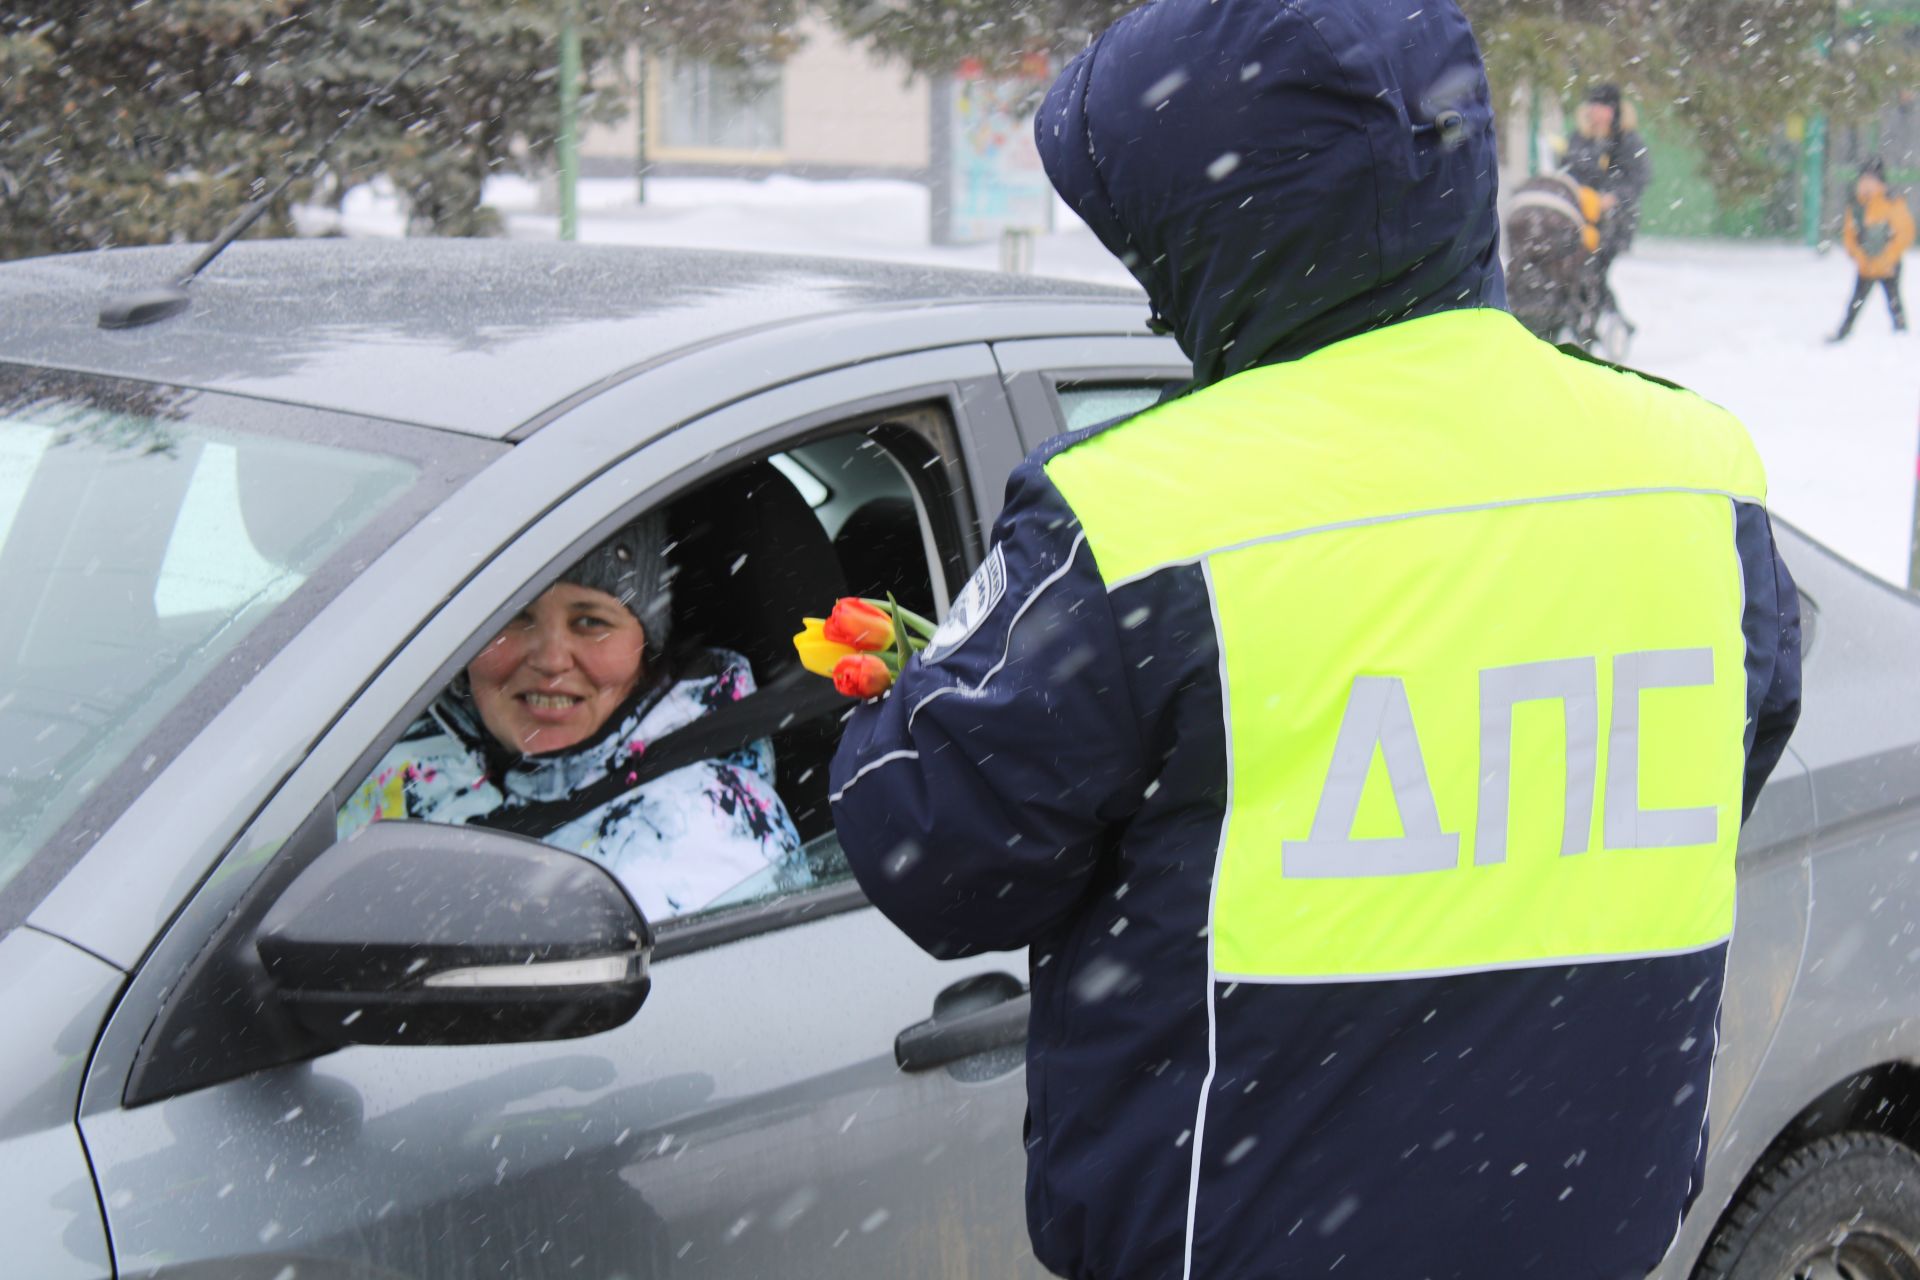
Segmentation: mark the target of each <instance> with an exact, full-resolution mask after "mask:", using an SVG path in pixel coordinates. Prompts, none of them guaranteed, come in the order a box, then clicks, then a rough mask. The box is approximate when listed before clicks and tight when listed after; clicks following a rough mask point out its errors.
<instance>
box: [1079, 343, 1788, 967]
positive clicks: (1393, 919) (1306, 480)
mask: <svg viewBox="0 0 1920 1280" xmlns="http://www.w3.org/2000/svg"><path fill="white" fill-rule="evenodd" d="M1047 471H1048V474H1049V476H1050V477H1051V478H1052V479H1053V480H1054V482H1055V484H1056V485H1057V486H1058V487H1059V488H1060V490H1061V492H1062V493H1063V494H1064V495H1065V497H1066V498H1067V500H1068V502H1069V503H1071V504H1072V506H1073V507H1074V510H1075V512H1076V513H1077V514H1078V515H1079V517H1080V519H1081V522H1082V524H1083V525H1084V527H1085V529H1086V533H1087V538H1088V544H1089V547H1090V548H1091V549H1092V551H1093V554H1094V557H1095V559H1096V561H1097V562H1098V564H1099V565H1100V569H1101V572H1102V574H1103V575H1104V576H1105V577H1106V579H1107V581H1108V582H1109V584H1111V585H1119V584H1122V583H1125V582H1129V581H1134V580H1137V579H1139V578H1141V577H1144V576H1146V575H1148V574H1151V573H1154V572H1156V571H1158V570H1160V569H1162V568H1165V567H1167V566H1169V565H1175V564H1193V563H1199V564H1202V565H1204V569H1205V575H1206V580H1207V582H1208V587H1209V592H1210V595H1211V599H1212V605H1213V609H1214V615H1215V625H1216V628H1217V632H1218V639H1219V643H1220V651H1221V666H1222V674H1223V678H1224V682H1225V686H1226V706H1225V708H1224V711H1225V714H1226V717H1227V722H1228V723H1227V727H1228V743H1229V757H1230V770H1231V778H1230V786H1229V803H1228V813H1227V819H1226V828H1225V831H1224V833H1223V838H1222V845H1221V849H1220V860H1219V865H1218V867H1217V870H1216V875H1217V877H1218V879H1217V884H1216V887H1215V895H1214V911H1213V918H1212V951H1213V958H1214V968H1215V971H1216V973H1217V974H1218V975H1219V976H1220V977H1221V978H1223V979H1238V980H1244V981H1269V982H1273V981H1279V982H1285V981H1328V980H1337V979H1343V978H1383V977H1398V976H1408V975H1415V974H1435V973H1450V972H1470V971H1475V970H1482V969H1494V968H1508V967H1515V966H1525V965H1537V964H1547V963H1555V962H1561V961H1578V960H1582V959H1597V958H1617V957H1627V956H1644V955H1655V954H1667V953H1675V952H1683V951H1690V950H1697V949H1699V948H1701V947H1704V946H1708V945H1712V944H1713V943H1715V942H1718V941H1720V940H1722V939H1724V938H1725V937H1727V935H1728V934H1729V932H1730V931H1731V929H1732V923H1733V852H1734V847H1735V843H1736V841H1737V839H1738V834H1739V824H1740V800H1741V785H1742V776H1743V767H1744V749H1743V736H1744V726H1745V716H1746V682H1745V656H1746V646H1745V640H1744V637H1743V635H1742V631H1741V613H1742V607H1743V598H1742V577H1741V571H1740V564H1739V559H1738V553H1737V551H1736V548H1735V545H1734V512H1733V507H1732V503H1733V501H1734V500H1749V501H1762V500H1764V476H1763V474H1762V472H1761V468H1760V464H1759V461H1758V459H1757V457H1756V456H1755V454H1754V452H1753V449H1752V446H1751V444H1750V443H1749V441H1748V440H1747V437H1746V434H1745V432H1744V430H1742V428H1741V427H1740V426H1739V424H1738V423H1737V422H1736V421H1734V420H1733V419H1732V418H1731V417H1730V416H1729V415H1727V414H1725V413H1724V412H1723V411H1721V410H1719V409H1717V408H1715V407H1714V406H1712V405H1710V404H1708V403H1706V402H1705V401H1702V400H1699V399H1698V398H1696V397H1693V396H1691V395H1689V394H1687V393H1684V392H1677V391H1673V390H1670V389H1667V388H1663V387H1660V386H1658V385H1656V384H1653V383H1650V382H1647V381H1645V380H1644V379H1640V378H1636V377H1634V376H1632V375H1628V374H1623V373H1619V372H1615V371H1613V370H1610V369H1606V368H1603V367H1599V366H1594V365H1588V364H1585V363H1582V362H1579V361H1576V360H1574V359H1571V358H1569V357H1566V356H1563V355H1561V354H1559V353H1558V352H1555V351H1554V350H1553V349H1552V348H1550V347H1548V346H1546V345H1545V344H1543V343H1539V342H1537V341H1536V340H1534V339H1533V338H1531V337H1530V336H1528V335H1527V334H1526V333H1525V331H1524V330H1522V329H1521V328H1520V326H1519V325H1518V323H1517V322H1515V321H1513V320H1512V319H1511V318H1510V317H1508V316H1506V315H1505V314H1503V313H1499V312H1488V311H1464V312H1451V313H1446V314H1443V315H1440V316H1434V317H1429V318H1426V319H1423V320H1416V321H1411V322H1408V323H1405V324H1401V325H1396V326H1393V327H1391V328H1388V329H1383V330H1378V331H1376V332H1374V333H1370V334H1367V335H1365V336H1363V337H1361V338H1357V339H1353V340H1351V341H1348V342H1345V343H1341V344H1339V345H1338V346H1335V347H1331V348H1328V349H1327V350H1325V351H1322V352H1320V353H1318V354H1316V355H1314V356H1311V357H1308V358H1307V359H1305V360H1301V361H1297V362H1295V363H1292V364H1286V365H1277V366H1272V367H1268V368H1262V369H1256V370H1252V371H1249V372H1247V373H1244V374H1241V375H1239V376H1237V377H1235V378H1232V379H1229V380H1227V381H1225V382H1222V383H1220V384H1218V385H1216V386H1214V387H1211V388H1208V389H1207V390H1205V391H1202V392H1199V393H1197V394H1195V395H1192V396H1188V397H1186V398H1184V399H1182V400H1179V401H1175V402H1172V403H1170V404H1167V405H1164V406H1161V407H1159V408H1157V409H1154V410H1151V411H1149V412H1148V413H1147V414H1145V415H1142V417H1140V418H1138V419H1136V420H1134V421H1133V422H1132V423H1129V424H1127V425H1125V426H1123V427H1120V428H1116V429H1114V430H1110V431H1107V432H1104V433H1102V434H1100V435H1097V436H1095V437H1093V438H1092V439H1090V440H1088V441H1086V442H1084V443H1082V444H1080V445H1076V446H1074V447H1073V448H1071V449H1069V450H1067V451H1065V452H1063V453H1061V454H1059V455H1057V456H1056V457H1055V458H1054V459H1052V460H1051V461H1050V462H1049V463H1048V466H1047Z"/></svg>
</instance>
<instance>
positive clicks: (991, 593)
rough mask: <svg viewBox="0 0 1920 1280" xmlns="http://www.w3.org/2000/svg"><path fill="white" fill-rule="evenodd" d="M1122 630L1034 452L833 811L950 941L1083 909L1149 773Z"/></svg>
mask: <svg viewBox="0 0 1920 1280" xmlns="http://www.w3.org/2000/svg"><path fill="white" fill-rule="evenodd" d="M1119 635H1120V632H1119V627H1118V626H1117V624H1116V622H1115V620H1114V617H1113V613H1112V610H1111V608H1110V606H1109V604H1108V601H1107V589H1106V584H1105V582H1104V581H1102V579H1101V576H1100V571H1099V568H1098V566H1097V565H1096V564H1095V563H1094V559H1093V554H1092V552H1091V551H1090V550H1089V548H1088V545H1087V540H1086V537H1085V535H1084V534H1083V533H1082V532H1081V529H1080V524H1079V521H1078V520H1077V519H1076V518H1075V517H1074V514H1073V511H1072V510H1071V508H1069V507H1068V505H1067V503H1066V500H1065V499H1064V498H1063V497H1062V496H1061V494H1060V492H1059V491H1058V490H1057V489H1055V488H1054V486H1053V484H1052V482H1051V481H1050V480H1048V478H1047V476H1046V473H1045V471H1044V470H1043V469H1042V466H1041V465H1040V464H1039V463H1038V462H1037V461H1033V460H1030V461H1028V462H1026V463H1023V464H1022V465H1021V467H1020V468H1019V469H1018V470H1016V471H1015V472H1014V475H1013V479H1012V480H1011V481H1010V483H1009V485H1008V494H1007V504H1006V507H1005V509H1004V510H1003V511H1002V513H1001V516H1000V519H999V521H998V522H997V523H996V524H995V526H994V533H993V546H992V548H991V549H990V551H989V552H988V554H987V558H986V560H985V561H984V562H983V563H982V565H981V568H980V570H979V571H978V572H977V573H976V574H975V575H974V577H973V579H972V580H971V581H970V582H969V583H968V584H967V586H966V588H965V590H963V591H962V592H961V594H960V597H959V599H957V600H956V601H955V602H954V606H953V608H952V610H951V611H950V612H949V615H948V618H947V621H946V622H945V623H944V624H943V625H942V627H941V629H940V634H939V635H938V636H937V637H936V640H935V642H934V644H933V645H931V646H930V647H929V648H928V649H927V651H926V652H925V653H924V654H922V655H921V656H920V657H918V658H916V659H914V660H913V661H912V662H910V663H909V664H908V665H907V668H906V669H905V670H904V671H903V672H901V675H900V679H899V680H898V681H897V682H896V683H895V685H894V687H893V688H892V690H890V691H889V692H888V694H887V695H886V696H885V697H884V698H882V699H880V700H879V701H876V702H872V703H869V704H867V705H865V706H862V707H860V708H859V709H858V710H856V711H855V712H854V713H853V715H852V717H851V719H850V721H849V723H848V725H847V731H846V735H845V737H844V738H843V739H842V741H841V744H840V749H839V752H838V753H837V755H836V756H835V757H834V761H833V769H832V796H831V802H832V806H833V816H834V825H835V826H836V827H837V828H838V830H839V834H840V843H841V845H842V847H843V848H844V849H845V850H846V855H847V860H848V862H849V863H850V864H851V865H852V867H853V872H854V875H855V876H856V877H857V878H858V879H859V881H860V885H861V887H862V888H863V889H865V890H866V893H867V896H868V897H869V898H871V899H872V900H873V902H874V904H875V905H877V906H878V907H879V908H880V909H881V911H882V912H884V913H885V914H886V915H887V916H888V918H889V919H891V920H892V921H893V922H894V923H895V924H897V925H898V926H899V927H900V928H901V929H902V930H904V931H905V932H906V933H907V934H908V935H909V936H910V937H912V938H913V940H914V941H915V942H918V943H919V944H920V945H921V946H922V947H924V948H926V949H927V950H928V951H930V952H932V953H934V954H935V955H938V956H958V955H966V954H970V953H972V952H975V951H991V950H1000V949H1008V948H1014V947H1021V946H1026V945H1028V944H1029V943H1030V942H1032V941H1033V940H1034V939H1035V938H1037V937H1038V936H1040V935H1041V934H1043V933H1044V932H1046V931H1047V930H1048V928H1049V927H1050V926H1052V925H1053V924H1055V923H1056V922H1057V921H1059V920H1060V919H1061V918H1062V917H1063V916H1064V915H1066V914H1067V913H1069V912H1070V911H1072V909H1073V908H1074V907H1075V905H1076V904H1077V903H1078V902H1079V901H1080V899H1081V898H1082V896H1083V895H1084V894H1085V893H1086V892H1087V886H1088V883H1089V880H1090V878H1091V876H1092V873H1093V870H1094V868H1095V867H1096V865H1097V864H1098V862H1099V859H1100V856H1101V853H1102V851H1103V848H1104V847H1105V842H1106V840H1107V839H1108V838H1109V836H1110V834H1111V832H1112V831H1113V830H1114V828H1115V827H1116V826H1117V825H1118V824H1120V823H1122V822H1124V820H1125V819H1126V817H1127V815H1128V814H1129V813H1130V812H1131V811H1132V809H1133V807H1134V806H1135V805H1137V804H1138V802H1139V799H1140V793H1141V789H1142V788H1143V787H1144V786H1145V784H1146V781H1147V779H1146V776H1145V771H1144V769H1143V754H1144V753H1143V751H1142V748H1141V745H1140V741H1141V730H1140V727H1139V722H1138V721H1137V719H1136V717H1135V714H1134V711H1133V708H1132V705H1131V701H1130V698H1131V695H1130V692H1129V688H1128V679H1127V672H1126V669H1125V661H1124V660H1123V658H1122V656H1121V642H1120V638H1119Z"/></svg>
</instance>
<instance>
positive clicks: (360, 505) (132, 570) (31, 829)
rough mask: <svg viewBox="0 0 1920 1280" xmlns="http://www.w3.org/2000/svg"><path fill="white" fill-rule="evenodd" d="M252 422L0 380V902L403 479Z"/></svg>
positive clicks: (408, 472) (159, 758)
mask: <svg viewBox="0 0 1920 1280" xmlns="http://www.w3.org/2000/svg"><path fill="white" fill-rule="evenodd" d="M251 412H252V415H253V417H254V418H255V419H258V421H257V423H254V424H253V425H247V423H246V421H245V419H246V417H247V412H246V411H244V410H243V411H240V412H239V413H238V414H236V412H235V411H234V407H233V402H228V401H221V402H219V403H218V404H216V403H215V402H214V398H210V397H205V396H199V395H194V394H189V393H185V392H174V391H170V390H168V389H165V388H152V387H149V388H142V389H139V390H134V391H129V390H127V389H125V388H119V387H117V384H114V385H110V384H106V383H104V382H94V381H91V380H84V379H66V378H50V377H48V376H47V375H44V374H39V373H34V374H27V373H25V372H23V371H18V370H13V371H8V370H0V594H3V595H4V598H5V599H6V600H7V602H8V604H7V608H6V610H5V611H4V613H0V891H4V890H5V889H6V887H7V885H8V884H9V883H10V882H12V881H13V880H14V878H15V877H16V876H18V875H19V874H20V872H21V871H22V869H23V868H25V867H26V866H27V865H28V863H29V861H30V860H31V859H32V858H33V856H34V855H35V853H36V852H37V851H39V850H40V849H42V847H43V846H45V845H47V843H48V841H49V839H50V837H51V836H52V835H53V834H54V833H55V832H56V831H57V830H59V829H60V828H61V827H62V826H63V825H64V824H66V823H68V822H69V820H72V819H75V818H76V817H77V816H78V815H80V814H81V812H82V810H83V809H84V810H86V813H87V816H88V818H89V819H90V820H92V821H93V822H95V823H96V825H97V823H98V822H99V821H101V820H104V818H105V817H107V816H110V813H111V809H112V807H113V806H112V805H111V804H105V803H102V795H103V787H104V784H106V783H107V781H108V780H109V779H110V778H117V777H118V776H119V773H120V771H122V770H131V771H132V772H133V773H134V774H135V775H137V776H136V779H135V781H134V782H133V783H132V784H131V785H132V789H133V790H135V791H137V788H138V786H139V785H142V783H141V782H140V781H139V778H140V777H144V776H150V775H151V773H152V771H153V770H155V769H156V768H158V767H159V766H160V765H162V764H163V763H164V760H165V758H166V754H167V752H166V749H165V746H164V744H162V743H158V742H148V738H149V735H150V734H153V733H155V732H156V731H157V730H158V729H159V728H160V727H161V726H163V725H167V724H170V723H172V721H174V720H178V719H180V715H178V714H176V713H179V712H181V709H182V708H183V707H184V706H186V704H188V703H189V702H190V701H193V699H192V695H193V693H194V691H195V690H197V689H199V688H200V687H201V686H202V684H203V682H204V681H207V680H208V679H210V678H213V677H215V676H216V674H229V675H230V674H232V668H233V664H232V663H231V662H230V661H229V659H230V656H231V655H232V654H233V653H234V652H235V650H236V649H238V648H240V647H241V646H243V645H245V644H247V643H248V641H249V638H250V637H252V636H253V635H255V634H256V633H257V632H259V631H260V629H261V628H262V626H263V624H265V623H267V622H268V620H269V619H274V618H275V617H276V615H277V614H279V612H280V611H281V610H282V608H283V606H284V604H285V603H286V602H287V601H288V600H289V598H290V597H292V596H293V595H294V594H295V593H296V592H298V591H299V590H300V589H301V588H302V587H303V586H304V585H306V584H307V583H308V582H309V581H310V580H312V579H313V578H314V576H315V575H316V573H317V572H318V571H319V570H320V569H321V568H322V566H324V565H326V564H327V563H328V562H329V561H330V560H331V559H332V558H333V557H334V556H335V555H336V553H338V552H339V551H340V550H341V549H342V548H343V547H345V546H346V545H347V544H349V543H350V542H352V541H353V540H354V539H355V537H356V535H357V534H359V533H361V532H362V531H363V530H365V529H367V528H368V527H369V526H370V525H372V524H375V523H378V522H379V521H380V518H381V517H382V515H383V513H389V514H390V513H392V512H393V511H394V509H395V508H396V507H402V506H405V505H407V504H406V502H405V501H404V500H405V498H406V495H408V494H409V493H410V491H412V490H413V489H414V488H415V486H416V483H417V481H418V480H419V479H420V477H421V474H422V466H421V465H420V463H419V462H418V461H416V460H412V459H409V458H408V457H404V456H394V455H393V454H390V453H386V452H382V451H381V450H380V449H379V448H377V447H365V448H361V447H353V446H350V445H348V444H345V443H342V441H341V439H340V436H341V435H343V434H350V433H348V432H346V431H345V429H344V427H342V429H341V431H339V432H336V433H334V435H335V438H334V439H332V440H330V441H328V442H324V443H323V442H320V441H318V440H316V439H313V438H305V439H299V438H289V436H288V433H287V432H286V431H285V422H284V420H283V421H281V422H271V421H269V415H268V413H267V412H265V411H264V410H262V409H260V408H258V407H255V408H253V409H252V410H251ZM292 416H293V417H294V418H295V419H298V418H300V416H301V415H299V414H295V415H292ZM323 434H325V433H323ZM378 438H379V433H378V432H375V433H374V434H373V436H371V437H369V439H370V440H374V439H378ZM308 603H309V604H310V605H311V604H312V603H313V602H312V601H311V600H309V601H308ZM208 703H212V704H213V705H215V706H217V700H213V699H206V700H201V701H200V705H199V708H198V711H197V712H196V713H195V715H194V716H189V717H187V718H190V719H191V718H196V717H200V718H203V716H202V715H201V713H204V714H211V711H210V709H209V707H208ZM143 744H144V745H143ZM136 751H137V752H138V753H139V758H138V759H136V758H135V754H136ZM113 790H115V791H116V793H118V792H126V791H127V790H128V787H127V786H123V785H122V786H116V787H115V788H113ZM12 914H14V913H13V912H11V911H9V912H7V913H6V915H7V916H8V917H9V918H11V916H12Z"/></svg>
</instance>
